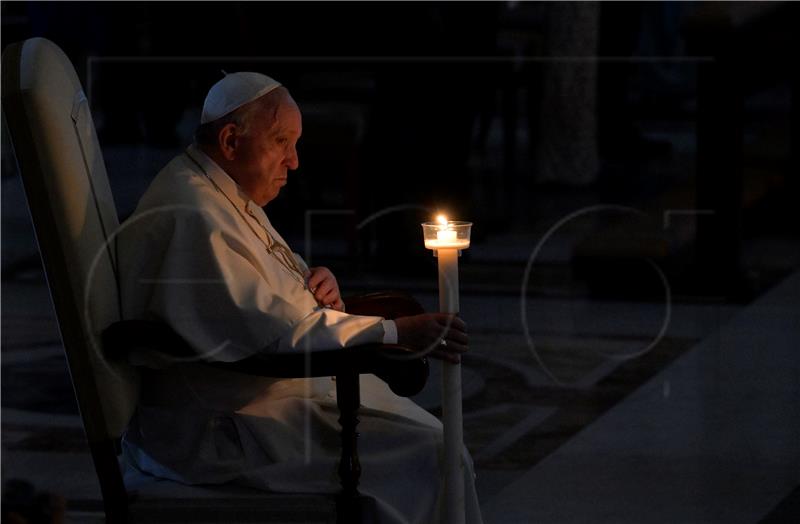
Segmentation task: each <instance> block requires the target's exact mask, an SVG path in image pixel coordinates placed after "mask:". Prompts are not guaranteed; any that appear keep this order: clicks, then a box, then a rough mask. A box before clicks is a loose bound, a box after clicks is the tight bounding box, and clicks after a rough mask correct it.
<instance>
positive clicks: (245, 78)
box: [200, 71, 281, 124]
mask: <svg viewBox="0 0 800 524" xmlns="http://www.w3.org/2000/svg"><path fill="white" fill-rule="evenodd" d="M280 85H281V84H280V82H277V81H275V80H273V79H272V78H270V77H268V76H266V75H262V74H261V73H252V72H246V71H242V72H238V73H230V74H226V75H225V76H224V77H223V78H222V79H221V80H220V81H219V82H217V83H216V84H214V85H213V86H211V89H209V90H208V95H206V101H205V102H204V103H203V114H202V115H201V116H200V123H201V124H205V123H207V122H213V121H214V120H216V119H218V118H221V117H223V116H225V115H227V114H228V113H230V112H231V111H234V110H236V109H238V108H240V107H242V106H243V105H245V104H246V103H248V102H252V101H253V100H255V99H257V98H259V97H262V96H264V95H266V94H267V93H269V92H270V91H272V90H273V89H275V88H277V87H280Z"/></svg>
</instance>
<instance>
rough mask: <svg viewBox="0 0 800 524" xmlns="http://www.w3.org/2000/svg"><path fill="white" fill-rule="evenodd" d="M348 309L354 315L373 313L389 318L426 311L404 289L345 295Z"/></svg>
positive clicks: (408, 315)
mask: <svg viewBox="0 0 800 524" xmlns="http://www.w3.org/2000/svg"><path fill="white" fill-rule="evenodd" d="M343 301H344V304H345V307H346V308H347V309H346V311H347V312H348V313H350V314H353V315H373V316H378V317H384V318H387V319H395V318H398V317H410V316H412V315H419V314H422V313H425V310H424V309H423V308H422V306H421V305H420V304H419V302H417V301H416V300H415V299H414V297H412V296H411V295H409V294H408V293H403V292H402V291H382V292H378V293H368V294H366V295H357V296H351V297H345V298H344V299H343Z"/></svg>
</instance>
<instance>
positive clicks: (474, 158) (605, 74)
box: [2, 2, 798, 300]
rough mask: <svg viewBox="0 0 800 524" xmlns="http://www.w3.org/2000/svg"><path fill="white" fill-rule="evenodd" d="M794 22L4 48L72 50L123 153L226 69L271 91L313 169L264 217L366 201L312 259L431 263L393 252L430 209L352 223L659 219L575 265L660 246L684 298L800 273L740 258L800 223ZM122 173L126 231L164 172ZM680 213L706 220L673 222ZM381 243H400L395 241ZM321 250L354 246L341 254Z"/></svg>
mask: <svg viewBox="0 0 800 524" xmlns="http://www.w3.org/2000/svg"><path fill="white" fill-rule="evenodd" d="M796 14H797V9H796V6H792V5H785V4H780V3H778V4H770V3H758V4H747V3H737V4H725V3H712V4H695V3H644V4H637V3H623V4H617V3H613V2H605V3H601V4H569V3H567V4H561V3H554V4H551V3H545V4H539V3H520V4H511V3H501V2H497V3H464V4H459V3H424V4H423V3H375V4H371V3H318V4H317V3H299V4H284V3H256V2H244V3H224V4H216V3H198V4H196V5H187V4H185V3H169V2H158V3H116V2H115V3H113V4H111V3H109V4H104V3H69V2H67V3H63V2H58V3H47V2H42V3H4V4H3V36H2V38H3V46H5V45H7V44H8V43H9V42H11V41H16V40H20V39H23V38H27V37H30V36H34V35H36V36H44V37H46V38H49V39H51V40H53V41H54V42H56V43H57V44H58V45H59V46H61V47H62V48H63V49H64V50H65V52H66V53H67V54H68V56H70V58H71V59H72V60H73V62H74V63H75V65H76V68H77V69H78V71H79V74H80V75H81V79H82V81H83V82H84V85H85V86H86V89H87V92H88V93H89V95H90V97H91V104H92V108H93V112H94V116H95V120H96V124H97V127H98V132H99V137H100V142H101V145H102V146H103V147H104V148H107V149H108V150H109V153H107V155H112V156H113V154H114V150H115V149H114V148H115V147H118V146H128V147H136V148H139V149H140V150H143V148H149V149H152V150H156V151H162V152H164V156H165V158H166V159H168V158H169V155H168V154H167V153H168V152H170V151H175V152H177V151H179V148H181V147H183V146H185V145H186V144H187V143H188V142H189V141H190V140H191V132H192V130H193V126H194V125H195V123H196V121H197V113H198V111H199V108H200V107H201V106H202V101H203V98H204V96H205V92H206V91H207V89H208V87H209V86H210V85H211V84H212V83H213V82H214V81H216V80H217V79H218V78H219V77H220V74H221V73H220V70H221V69H224V70H226V71H234V70H249V69H252V70H257V71H262V72H264V73H267V74H269V75H271V76H273V77H275V78H277V79H279V80H280V81H281V82H282V83H284V84H285V85H287V86H288V87H289V89H290V90H291V91H292V93H293V95H294V96H295V98H296V99H297V100H298V102H299V103H300V105H301V107H302V109H303V110H304V114H305V133H304V138H303V139H302V142H301V144H300V155H301V168H300V170H299V171H298V173H297V176H295V177H294V179H293V180H292V182H291V183H290V184H289V186H288V187H287V188H286V189H285V190H284V194H283V195H282V196H281V197H280V198H279V199H278V200H277V201H275V202H274V203H272V204H271V205H270V206H269V208H268V212H269V214H270V216H271V218H272V219H273V221H274V222H275V223H276V225H278V226H279V228H280V230H281V231H284V232H285V233H286V236H288V237H293V238H295V239H297V241H298V242H300V241H302V238H301V237H302V235H303V233H304V230H303V225H304V223H305V222H304V221H305V212H306V210H308V209H340V210H341V209H346V210H352V211H353V215H352V216H348V215H340V216H338V217H333V216H326V217H325V218H324V219H319V220H316V219H315V221H314V222H313V224H312V228H313V229H312V231H313V234H314V238H315V239H317V240H318V242H317V244H318V245H319V247H318V248H317V249H318V251H317V253H318V256H321V257H323V259H324V260H326V261H331V260H339V261H340V264H341V265H343V266H344V267H345V271H347V269H346V268H353V267H354V268H358V269H361V270H364V269H369V268H370V267H373V268H374V267H381V268H387V269H390V270H396V271H400V272H403V271H406V272H411V273H413V272H414V271H415V270H420V271H422V270H427V268H424V269H420V267H421V266H420V262H419V260H421V259H422V257H425V256H426V254H425V253H424V252H423V250H422V248H421V247H419V249H414V250H411V251H412V252H409V250H408V248H407V247H406V248H401V247H398V246H404V245H405V246H408V245H414V246H419V244H420V243H419V242H417V240H418V239H417V236H418V235H417V233H418V232H417V231H416V228H417V227H418V226H417V225H416V224H417V223H418V222H419V221H420V220H421V219H427V218H428V213H421V212H414V211H409V210H406V211H401V212H396V213H392V214H391V216H387V217H385V218H382V219H381V220H376V221H375V222H373V223H371V224H369V225H368V226H364V227H362V228H361V229H356V226H357V225H358V224H359V221H360V220H364V219H365V218H367V217H369V216H371V214H373V213H376V212H379V211H381V210H385V209H386V208H387V207H389V206H394V205H402V204H411V205H417V206H426V207H428V208H430V209H443V210H447V211H449V212H450V215H451V216H452V217H453V218H464V219H470V220H472V221H474V222H475V223H476V224H477V226H476V228H475V234H476V240H478V241H480V240H483V239H488V240H491V238H493V237H492V235H498V234H499V235H503V234H506V233H509V232H522V233H536V232H538V230H539V229H540V228H542V227H545V226H547V225H552V224H553V223H555V222H556V220H557V219H559V218H563V217H564V216H565V215H567V214H568V213H569V212H571V211H575V210H577V209H581V208H583V207H585V206H586V205H594V204H614V205H625V206H631V207H633V208H636V209H637V210H641V211H643V212H644V213H645V214H647V215H648V217H649V219H651V220H652V224H643V223H642V224H639V226H641V227H640V228H639V229H640V230H641V231H638V232H637V233H636V234H632V233H631V232H630V231H624V228H623V233H621V234H620V233H619V230H620V227H619V225H617V226H614V224H613V222H614V221H619V220H620V218H623V221H624V222H631V221H630V220H628V219H625V218H624V217H620V216H611V215H614V213H613V212H611V213H609V212H605V213H597V214H596V215H597V217H596V221H600V224H595V225H594V226H592V227H591V228H589V233H590V234H589V235H587V237H586V238H579V239H574V240H573V241H574V242H576V243H577V245H576V246H575V256H574V257H573V258H572V260H571V261H570V269H571V270H575V271H576V273H574V274H572V273H571V275H573V276H575V275H578V276H579V277H580V278H582V279H584V278H585V279H589V280H591V279H592V278H594V277H593V275H592V273H593V272H597V270H598V268H599V267H603V268H606V269H609V268H610V270H611V271H614V270H615V268H616V269H617V270H619V268H624V269H623V270H622V271H623V272H625V273H627V271H628V270H629V269H631V268H633V267H634V266H636V265H637V263H636V262H635V261H634V262H632V260H633V259H636V257H640V256H645V255H647V256H654V255H656V256H657V258H658V259H659V260H658V261H659V262H660V263H661V266H662V267H663V268H665V270H667V271H668V273H669V275H670V277H671V278H672V283H673V284H675V285H677V286H678V287H680V288H681V291H682V292H685V293H689V294H701V295H702V294H711V295H714V296H725V297H731V298H734V299H736V300H748V299H750V298H752V297H753V296H755V295H757V294H758V292H759V291H762V290H763V289H764V288H765V287H767V286H768V285H769V284H770V283H772V282H774V281H776V279H778V278H780V276H781V275H783V274H786V272H787V271H788V270H790V269H791V267H794V264H795V263H796V262H797V260H796V259H794V260H792V261H791V262H790V261H786V260H762V259H759V260H755V261H753V260H750V258H752V257H750V258H748V253H747V249H748V243H751V244H752V242H757V243H758V242H759V239H762V240H763V239H764V238H765V237H770V238H771V237H775V236H779V237H781V236H790V237H791V236H795V235H796V233H797V226H796V224H797V221H796V220H791V219H789V216H790V210H791V208H792V205H793V204H792V203H793V202H794V200H795V199H796V198H797V196H798V192H797V185H798V184H797V177H796V175H795V173H794V168H795V167H796V154H793V151H796V148H793V147H792V144H795V143H796V142H793V140H794V141H796V131H795V132H794V134H792V126H791V122H792V118H794V116H796V109H795V108H794V106H793V105H792V94H793V93H795V91H793V89H795V90H796V78H797V76H796V65H795V62H796V61H795V60H793V59H791V58H790V54H789V53H790V51H789V50H790V49H792V48H793V46H792V43H793V42H794V32H793V31H792V29H791V24H792V23H793V21H795V20H796ZM576 134H580V135H581V136H576ZM542 144H545V146H546V147H542ZM142 154H145V153H142ZM142 154H140V155H139V157H141V155H142ZM578 157H586V159H587V160H586V161H583V160H582V158H578ZM108 162H109V163H110V164H111V163H112V161H111V160H109V161H108ZM125 169H126V166H124V165H123V166H121V167H120V168H118V169H117V168H114V167H113V166H111V165H110V166H109V172H110V176H111V179H112V188H114V189H115V191H116V192H118V193H119V195H118V196H117V198H118V201H119V204H120V210H119V211H120V214H121V217H123V218H124V217H125V216H126V215H127V214H128V213H130V211H131V210H132V206H133V204H134V203H135V200H136V198H137V194H138V193H140V192H141V191H143V190H144V188H145V187H146V180H148V179H149V178H151V177H152V176H154V175H155V172H156V171H157V169H158V164H154V165H152V166H151V165H148V166H146V167H142V166H137V171H136V172H135V173H128V172H125ZM127 169H129V170H130V169H131V167H130V166H127ZM134 179H137V180H141V182H140V183H138V185H137V184H133V185H131V180H134ZM126 184H127V185H126ZM117 186H119V187H120V188H121V190H117ZM668 209H681V210H700V212H699V214H697V215H696V216H695V215H690V214H686V215H681V218H680V219H676V220H675V221H674V222H673V223H674V224H676V225H675V227H674V228H673V230H671V231H670V230H663V229H662V230H661V231H658V230H657V229H658V227H657V226H659V225H660V224H661V223H662V222H663V213H664V212H665V211H666V210H668ZM606 215H608V216H606ZM681 226H682V227H683V228H684V229H686V230H687V231H685V232H683V233H679V232H678V228H679V227H681ZM598 229H600V230H602V231H599V232H598ZM615 230H616V233H615ZM390 231H391V236H393V238H395V239H397V238H398V235H399V236H400V237H399V238H402V241H400V242H398V241H393V242H385V241H382V240H381V239H383V238H385V237H387V236H389V235H387V232H390ZM603 231H605V233H607V235H606V236H605V237H603V235H602V234H600V233H602V232H603ZM328 237H330V238H331V239H335V238H339V239H342V238H345V239H347V245H346V246H344V247H340V248H338V249H336V248H331V249H327V250H326V248H325V247H324V243H323V242H321V241H320V240H321V239H323V238H328ZM634 237H635V240H631V239H632V238H634ZM776 241H778V242H780V241H779V240H776ZM296 249H298V250H299V249H300V248H299V246H298V247H296ZM526 249H530V246H526ZM778 251H779V252H781V253H782V251H780V250H778ZM764 254H765V255H768V253H764ZM326 256H327V258H325V257H326ZM476 256H477V255H476ZM337 257H338V258H337ZM342 257H344V259H342ZM409 257H417V262H414V261H413V258H412V259H409ZM777 258H784V257H777ZM410 260H411V261H410ZM344 262H356V263H355V264H346V263H344ZM515 263H516V264H517V265H519V263H520V261H519V260H517V261H515ZM712 268H713V269H712ZM584 270H585V271H584ZM601 273H602V274H603V275H604V276H603V277H600V276H597V278H596V279H600V280H606V279H607V277H608V275H609V274H608V273H607V271H606V270H605V269H604V270H603V271H601ZM709 278H711V279H712V280H709ZM594 287H597V286H594ZM594 287H593V289H594ZM601 287H602V286H601ZM618 287H619V286H617V288H618ZM646 287H647V286H645V288H646ZM632 288H633V290H638V291H641V290H642V286H640V285H634V286H632ZM606 291H609V290H606ZM616 291H617V292H619V293H622V292H623V291H624V290H623V289H617V290H616Z"/></svg>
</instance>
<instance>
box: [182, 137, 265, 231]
mask: <svg viewBox="0 0 800 524" xmlns="http://www.w3.org/2000/svg"><path fill="white" fill-rule="evenodd" d="M186 155H187V156H188V157H189V158H191V159H192V160H194V161H195V162H197V164H198V165H199V166H200V167H201V168H202V170H203V171H204V173H205V174H206V175H207V176H208V178H210V179H211V181H212V182H213V183H214V184H215V185H216V186H217V187H219V189H220V190H221V191H222V192H223V193H224V194H225V196H227V197H228V199H229V200H230V201H231V202H232V203H233V204H234V205H235V206H236V207H238V208H239V209H240V210H241V211H243V212H245V213H247V214H248V215H250V216H251V217H253V218H254V219H256V221H257V222H258V223H259V224H261V225H262V226H263V227H266V228H268V229H270V230H271V229H272V224H270V222H269V219H268V218H267V215H266V213H264V210H263V209H262V208H261V206H259V205H258V204H256V203H255V202H253V201H252V200H251V199H250V197H249V196H247V193H245V192H244V190H243V189H242V188H241V186H240V185H239V184H238V183H236V181H235V180H234V179H232V178H231V176H230V175H229V174H228V173H226V172H225V170H224V169H222V168H221V167H220V166H219V164H217V163H216V162H214V160H213V159H212V158H211V157H210V156H208V155H207V154H206V153H205V152H204V151H203V150H202V149H200V148H199V147H197V145H196V144H191V145H189V147H187V148H186Z"/></svg>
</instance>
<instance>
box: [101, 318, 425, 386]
mask: <svg viewBox="0 0 800 524" xmlns="http://www.w3.org/2000/svg"><path fill="white" fill-rule="evenodd" d="M103 345H104V347H105V348H106V352H107V354H108V355H109V356H111V357H116V358H125V357H127V355H129V354H131V353H133V352H135V351H150V352H154V353H157V354H159V355H163V356H166V357H167V358H169V357H173V358H175V359H181V360H197V361H198V362H201V363H203V364H205V365H208V366H212V367H215V368H217V369H226V370H229V371H234V372H237V373H244V374H247V375H258V376H264V377H278V378H304V377H326V376H338V375H341V374H342V373H355V374H363V373H373V374H375V375H377V376H378V377H380V378H381V379H383V380H384V382H386V383H387V384H388V385H389V387H390V388H391V389H392V391H394V392H395V393H396V394H398V395H401V396H406V397H408V396H412V395H415V394H417V393H419V392H420V391H421V390H422V388H423V387H424V386H425V383H426V382H427V380H428V361H427V359H426V358H424V357H423V358H420V357H418V356H417V355H416V354H415V352H414V351H413V350H411V349H408V348H405V347H403V346H398V345H388V344H364V345H361V346H354V347H350V348H346V349H335V350H328V351H313V352H310V353H302V352H297V353H259V354H256V355H253V356H251V357H248V358H245V359H243V360H239V361H236V362H210V361H203V360H200V359H199V357H198V355H197V353H196V352H195V351H194V350H193V349H192V348H191V347H190V346H189V344H188V343H186V341H185V340H183V338H182V337H181V336H180V335H178V334H177V333H175V331H174V330H172V328H170V327H169V326H167V325H166V324H164V323H163V322H157V321H150V320H123V321H120V322H115V323H114V324H112V325H111V326H109V327H108V328H107V329H106V330H105V331H104V332H103Z"/></svg>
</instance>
